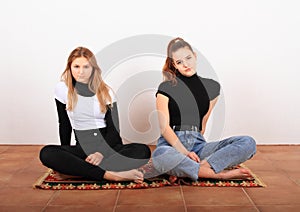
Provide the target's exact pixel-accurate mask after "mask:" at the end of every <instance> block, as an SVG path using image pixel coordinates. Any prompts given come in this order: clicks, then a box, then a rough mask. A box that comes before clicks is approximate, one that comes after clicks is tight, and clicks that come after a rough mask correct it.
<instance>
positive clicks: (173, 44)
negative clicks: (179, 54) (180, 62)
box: [162, 37, 194, 84]
mask: <svg viewBox="0 0 300 212" xmlns="http://www.w3.org/2000/svg"><path fill="white" fill-rule="evenodd" d="M184 47H188V48H189V49H190V50H191V51H192V52H194V51H193V49H192V47H191V45H190V44H189V43H188V42H186V41H185V40H183V39H182V38H179V37H177V38H174V39H172V40H171V41H170V42H169V44H168V49H167V58H166V62H165V64H164V66H163V71H162V73H163V77H164V81H172V83H173V84H176V83H177V81H176V76H177V75H178V71H177V69H176V68H175V66H174V61H173V58H172V54H173V52H176V51H177V50H178V49H180V48H184Z"/></svg>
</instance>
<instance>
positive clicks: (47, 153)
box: [40, 145, 55, 164]
mask: <svg viewBox="0 0 300 212" xmlns="http://www.w3.org/2000/svg"><path fill="white" fill-rule="evenodd" d="M53 148H55V146H53V145H47V146H44V147H43V148H42V149H41V150H40V161H41V162H42V163H43V164H48V161H49V160H50V159H51V158H52V152H53Z"/></svg>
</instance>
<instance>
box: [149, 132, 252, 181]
mask: <svg viewBox="0 0 300 212" xmlns="http://www.w3.org/2000/svg"><path fill="white" fill-rule="evenodd" d="M175 134H176V135H177V136H178V138H179V140H180V141H181V143H182V144H183V145H184V146H185V148H186V149H187V150H188V151H193V152H195V153H196V154H197V155H198V156H199V157H200V160H204V159H205V160H206V161H207V162H208V163H209V164H210V166H211V167H212V169H213V170H214V171H215V173H219V172H221V171H223V170H224V169H226V168H229V167H232V166H235V165H238V164H240V163H242V162H244V161H246V160H248V159H250V158H251V157H252V156H253V155H254V154H255V152H256V143H255V140H254V139H253V138H251V137H249V136H234V137H230V138H227V139H224V140H221V141H215V142H206V141H205V139H204V137H203V136H202V135H201V133H200V132H195V131H175ZM152 157H153V158H152V160H153V166H154V168H155V169H156V170H157V171H158V172H159V173H160V174H164V173H167V174H170V175H175V176H177V177H189V178H191V179H192V180H197V179H198V172H199V169H200V168H201V167H200V164H199V163H197V162H195V161H193V160H192V159H190V158H189V157H187V156H186V155H184V154H182V153H180V152H178V151H177V150H176V149H175V148H173V147H172V146H171V145H170V144H169V143H168V142H167V141H166V140H165V139H164V137H160V138H159V139H158V143H157V147H156V149H155V150H154V152H153V155H152Z"/></svg>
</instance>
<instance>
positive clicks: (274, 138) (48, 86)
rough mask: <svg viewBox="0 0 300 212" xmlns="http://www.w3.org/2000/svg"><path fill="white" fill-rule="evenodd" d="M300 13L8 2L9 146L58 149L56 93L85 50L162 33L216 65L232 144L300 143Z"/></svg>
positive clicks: (291, 5)
mask: <svg viewBox="0 0 300 212" xmlns="http://www.w3.org/2000/svg"><path fill="white" fill-rule="evenodd" d="M299 9H300V2H299V1H297V0H294V1H293V0H286V1H284V0H252V1H246V0H228V1H223V0H219V1H218V0H212V1H206V0H203V1H199V0H198V1H197V0H195V1H182V0H181V1H178V0H171V1H156V0H152V1H138V0H134V1H130V0H128V1H98V0H95V1H79V0H72V1H71V0H70V1H59V0H51V1H50V0H49V1H38V0H27V1H21V0H19V1H17V0H11V1H5V2H1V7H0V29H1V40H0V46H1V51H0V58H1V59H0V72H1V79H2V80H1V81H2V82H1V83H0V95H1V112H0V117H1V120H0V143H2V144H48V143H58V133H57V115H56V109H55V104H54V99H53V88H54V86H55V84H56V82H57V81H58V80H59V77H60V74H61V73H62V71H63V69H64V67H65V64H66V59H67V56H68V54H69V53H70V51H71V50H73V49H74V48H75V47H77V46H86V47H88V48H90V49H91V50H92V51H94V52H100V51H101V50H102V49H103V48H105V47H107V46H108V45H110V44H112V43H114V42H117V41H119V40H121V39H124V38H128V37H131V36H136V35H143V34H158V35H165V36H171V37H177V36H180V37H183V38H184V39H186V40H187V41H189V42H190V43H191V44H192V45H193V46H194V47H196V48H197V49H198V50H199V51H200V52H201V53H202V54H203V55H204V56H205V58H206V59H207V60H208V61H209V63H210V64H211V65H212V66H213V68H214V70H215V72H216V74H217V76H218V79H219V81H220V82H221V84H222V86H223V93H224V97H225V98H224V99H225V105H226V115H225V120H226V121H225V127H224V130H223V133H222V136H223V137H226V136H230V135H237V134H249V135H252V136H253V137H254V138H256V140H257V142H258V143H259V144H300V130H299V126H300V113H299V108H300V98H299V97H300V95H299V93H298V92H299V91H300V85H299V83H296V81H299V80H298V78H297V76H298V75H299V74H297V73H296V72H297V71H300V60H299V55H300V54H299V53H300V40H299V37H300V28H299V26H300V15H299ZM112 56H113V55H112ZM99 63H100V66H101V61H99ZM155 64H156V66H155V69H157V67H159V65H161V61H157V62H155ZM199 74H201V73H199ZM296 75H297V76H296ZM110 80H111V79H110ZM115 80H116V81H117V80H120V79H115ZM159 80H160V79H159ZM111 83H113V82H111ZM152 101H153V100H149V102H150V104H152V103H153V102H152Z"/></svg>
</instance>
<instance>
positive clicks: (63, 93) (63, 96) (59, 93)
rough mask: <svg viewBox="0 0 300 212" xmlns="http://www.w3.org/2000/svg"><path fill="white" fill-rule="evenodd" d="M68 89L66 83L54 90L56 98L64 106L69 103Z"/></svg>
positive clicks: (60, 84)
mask: <svg viewBox="0 0 300 212" xmlns="http://www.w3.org/2000/svg"><path fill="white" fill-rule="evenodd" d="M67 96H68V87H67V85H66V84H65V83H64V82H62V81H61V82H59V83H57V84H56V86H55V89H54V97H55V99H57V100H58V101H60V102H61V103H63V104H66V103H67Z"/></svg>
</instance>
